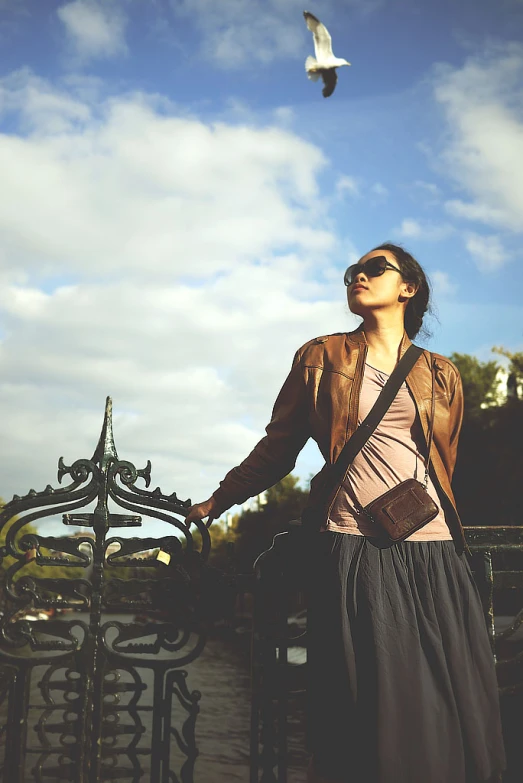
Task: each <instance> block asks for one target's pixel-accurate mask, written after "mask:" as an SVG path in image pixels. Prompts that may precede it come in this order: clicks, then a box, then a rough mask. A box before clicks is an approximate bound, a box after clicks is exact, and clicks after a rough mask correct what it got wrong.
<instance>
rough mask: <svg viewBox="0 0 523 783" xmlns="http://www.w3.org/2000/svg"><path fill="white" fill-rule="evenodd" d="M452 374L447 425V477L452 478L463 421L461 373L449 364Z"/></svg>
mask: <svg viewBox="0 0 523 783" xmlns="http://www.w3.org/2000/svg"><path fill="white" fill-rule="evenodd" d="M451 367H452V369H453V376H454V386H453V389H452V391H451V396H450V401H449V409H450V426H449V434H450V438H449V468H450V473H449V479H452V475H453V473H454V467H455V465H456V454H457V451H458V440H459V433H460V431H461V424H462V422H463V407H464V400H463V384H462V382H461V375H460V374H459V370H458V368H457V367H456V366H455V365H454V364H451Z"/></svg>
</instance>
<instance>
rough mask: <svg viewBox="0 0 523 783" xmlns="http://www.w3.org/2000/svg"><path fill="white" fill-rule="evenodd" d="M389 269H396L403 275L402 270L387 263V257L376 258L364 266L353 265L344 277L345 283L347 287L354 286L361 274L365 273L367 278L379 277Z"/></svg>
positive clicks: (366, 262)
mask: <svg viewBox="0 0 523 783" xmlns="http://www.w3.org/2000/svg"><path fill="white" fill-rule="evenodd" d="M387 269H394V271H395V272H399V273H400V275H401V269H398V267H397V266H394V265H393V264H391V263H390V262H389V261H387V259H386V258H385V256H374V257H373V258H369V260H368V261H365V263H363V264H351V266H349V268H348V269H347V271H346V272H345V275H344V276H343V282H344V283H345V285H352V284H353V282H354V281H355V280H356V278H357V276H358V275H359V273H360V272H363V273H364V275H365V276H366V277H379V276H380V275H382V274H383V273H384V272H385V271H386V270H387Z"/></svg>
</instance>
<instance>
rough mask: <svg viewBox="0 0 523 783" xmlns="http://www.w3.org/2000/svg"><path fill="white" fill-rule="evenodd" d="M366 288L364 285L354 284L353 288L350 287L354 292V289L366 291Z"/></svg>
mask: <svg viewBox="0 0 523 783" xmlns="http://www.w3.org/2000/svg"><path fill="white" fill-rule="evenodd" d="M367 290H368V289H367V287H366V286H364V285H355V286H354V288H353V289H352V293H353V294H355V293H356V291H367Z"/></svg>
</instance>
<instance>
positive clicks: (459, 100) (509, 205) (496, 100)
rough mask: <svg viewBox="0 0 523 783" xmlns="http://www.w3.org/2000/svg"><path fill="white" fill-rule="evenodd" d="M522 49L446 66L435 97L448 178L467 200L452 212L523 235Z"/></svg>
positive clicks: (496, 49) (493, 50) (501, 48)
mask: <svg viewBox="0 0 523 783" xmlns="http://www.w3.org/2000/svg"><path fill="white" fill-rule="evenodd" d="M522 78H523V46H522V45H521V44H516V43H512V44H504V45H501V44H500V45H497V46H491V47H490V48H489V49H488V51H487V52H486V53H485V54H484V56H482V57H471V58H470V59H469V60H468V61H467V62H466V63H465V65H464V66H463V67H462V68H459V69H455V68H451V67H448V66H441V67H439V68H438V69H437V71H436V76H435V86H434V95H435V98H436V100H437V101H438V102H439V103H440V104H441V106H442V108H443V110H444V112H445V115H446V120H447V125H448V136H447V138H446V140H445V145H444V149H443V150H442V153H441V163H442V165H443V166H444V170H445V172H446V174H447V176H451V177H452V178H453V179H454V181H455V183H456V184H457V186H458V187H459V188H460V189H461V190H462V191H463V192H464V193H465V194H466V197H467V198H468V200H466V199H453V200H449V202H448V203H447V205H446V206H447V210H448V211H449V212H450V213H451V214H453V215H455V216H458V217H462V218H466V219H470V220H476V221H481V222H483V223H486V224H487V225H493V226H497V227H500V228H505V229H508V230H511V231H515V232H521V231H523V154H522V150H523V100H522V98H523V93H522V92H521V80H522Z"/></svg>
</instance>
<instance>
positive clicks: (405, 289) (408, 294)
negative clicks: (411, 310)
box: [400, 280, 419, 299]
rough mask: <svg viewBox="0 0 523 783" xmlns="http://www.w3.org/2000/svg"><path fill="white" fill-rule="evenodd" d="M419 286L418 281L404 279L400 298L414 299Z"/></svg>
mask: <svg viewBox="0 0 523 783" xmlns="http://www.w3.org/2000/svg"><path fill="white" fill-rule="evenodd" d="M418 288H419V286H417V285H416V283H409V281H408V280H404V281H403V282H402V284H401V292H400V299H412V297H413V296H416V293H417V292H418Z"/></svg>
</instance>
